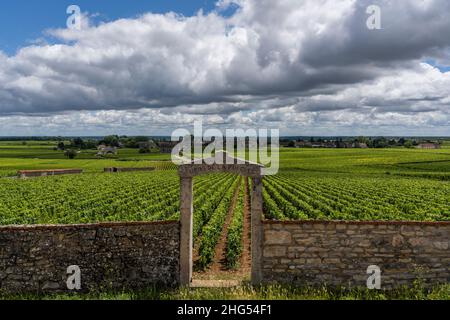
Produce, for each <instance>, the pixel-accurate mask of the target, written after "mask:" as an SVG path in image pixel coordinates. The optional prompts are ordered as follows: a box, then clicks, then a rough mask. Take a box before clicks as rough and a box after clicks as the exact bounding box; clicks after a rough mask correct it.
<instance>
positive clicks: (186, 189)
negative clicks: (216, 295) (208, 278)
mask: <svg viewBox="0 0 450 320" xmlns="http://www.w3.org/2000/svg"><path fill="white" fill-rule="evenodd" d="M180 192H181V193H180V215H181V217H180V223H181V234H180V284H181V285H182V286H189V285H190V284H191V281H192V265H193V262H192V246H193V243H192V222H193V211H194V210H193V184H192V177H181V180H180Z"/></svg>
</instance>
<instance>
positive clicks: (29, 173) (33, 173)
mask: <svg viewBox="0 0 450 320" xmlns="http://www.w3.org/2000/svg"><path fill="white" fill-rule="evenodd" d="M81 173H83V170H82V169H50V170H19V171H18V172H17V174H18V176H19V178H21V179H25V178H35V177H46V176H57V175H65V174H81Z"/></svg>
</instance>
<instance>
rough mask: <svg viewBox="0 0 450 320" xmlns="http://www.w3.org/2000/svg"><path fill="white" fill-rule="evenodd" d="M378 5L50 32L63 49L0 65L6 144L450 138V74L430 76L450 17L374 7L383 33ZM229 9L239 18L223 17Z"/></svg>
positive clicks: (425, 4)
mask: <svg viewBox="0 0 450 320" xmlns="http://www.w3.org/2000/svg"><path fill="white" fill-rule="evenodd" d="M370 4H374V3H373V1H368V0H361V1H356V0H342V1H332V0H303V1H301V2H299V1H298V0H280V1H272V0H258V1H256V0H238V1H237V0H236V1H232V0H222V1H220V2H219V3H218V12H212V13H210V14H207V15H204V14H203V13H201V12H200V13H198V14H197V15H196V16H192V17H183V16H179V15H176V14H174V13H168V14H165V15H160V14H144V15H142V16H140V17H138V18H135V19H120V20H116V21H113V22H109V23H102V24H99V25H97V26H96V25H94V24H92V23H86V24H85V25H84V28H83V29H82V30H81V31H77V30H69V29H60V30H51V31H48V32H49V33H51V34H52V35H53V36H55V37H57V38H59V39H60V41H59V43H58V44H54V45H49V44H45V42H38V43H37V44H36V45H32V46H28V47H24V48H22V49H21V50H20V51H19V52H18V53H17V54H16V55H14V56H11V57H7V56H5V55H4V54H2V53H0V117H1V118H0V124H2V128H1V129H0V134H7V133H10V132H11V130H13V132H16V134H20V133H21V132H24V130H25V129H24V128H28V127H27V124H28V125H29V126H30V127H29V130H37V129H36V128H38V127H39V128H40V126H42V131H43V132H45V131H46V130H47V129H46V128H48V130H47V131H46V132H50V131H52V130H54V131H56V130H61V131H63V132H65V131H64V130H66V129H67V130H69V131H70V130H72V131H73V132H77V131H80V132H86V130H87V131H92V132H100V131H102V132H103V131H105V130H106V131H107V130H119V131H120V130H123V131H124V132H125V131H126V130H127V129H128V130H130V131H136V133H138V131H139V130H144V128H147V127H149V126H150V127H151V128H152V129H151V130H167V129H168V128H169V127H170V126H177V125H183V124H186V123H189V122H191V121H193V119H196V118H198V117H199V116H200V115H204V116H205V117H206V118H207V119H208V121H209V122H210V123H212V124H223V125H225V124H226V123H229V124H237V123H241V124H242V125H247V126H248V125H254V126H258V125H274V126H275V125H278V126H279V127H281V128H287V130H295V128H297V129H298V130H303V129H305V130H311V131H314V130H315V129H316V128H325V127H327V126H328V127H329V128H332V127H333V128H342V127H346V128H347V129H346V130H359V129H357V128H358V127H361V126H366V127H369V126H375V127H376V126H378V127H379V128H383V127H384V126H390V127H392V128H397V129H398V130H399V132H400V131H401V130H406V129H405V128H414V127H417V125H420V126H422V127H423V126H425V127H429V130H430V132H432V131H433V130H434V129H433V128H435V129H436V130H435V131H436V132H439V133H441V132H447V134H450V130H449V129H442V128H443V127H445V126H447V127H449V107H448V105H449V102H450V89H449V88H450V73H443V72H441V71H439V70H438V69H437V68H434V67H432V66H430V65H427V64H424V63H422V62H421V61H424V60H426V59H430V58H433V59H435V60H436V61H440V62H443V61H448V56H449V55H448V52H450V51H449V46H450V38H449V37H448V34H449V32H450V20H449V19H447V17H446V16H445V13H446V12H449V10H450V3H449V2H448V1H445V0H429V1H421V2H420V3H417V2H416V1H413V0H405V1H402V2H397V1H396V2H392V1H388V0H379V1H375V4H378V5H379V6H380V7H381V9H382V24H383V29H382V30H377V31H370V30H368V29H367V28H366V24H365V20H366V19H367V15H366V12H365V8H366V7H367V6H368V5H370ZM231 5H235V6H238V7H239V9H238V10H237V11H236V12H235V13H234V14H233V15H232V16H231V17H223V16H221V15H220V12H221V10H225V9H226V8H227V7H228V6H231ZM87 21H88V22H89V20H88V19H87ZM39 43H43V44H42V45H39ZM446 59H447V60H446ZM11 119H14V120H15V121H11ZM18 122H20V124H17V123H18ZM50 127H51V128H50ZM80 128H83V129H80ZM161 128H162V129H161ZM352 128H354V129H352ZM27 130H28V129H27ZM39 130H41V129H39ZM380 130H381V129H380ZM383 130H384V129H383ZM326 131H327V130H325V132H324V133H326ZM306 133H307V132H306Z"/></svg>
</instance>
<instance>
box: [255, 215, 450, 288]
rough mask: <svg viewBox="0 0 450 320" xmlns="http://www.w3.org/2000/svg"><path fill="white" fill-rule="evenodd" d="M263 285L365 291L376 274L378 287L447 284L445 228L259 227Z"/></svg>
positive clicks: (448, 231)
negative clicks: (371, 269) (373, 270)
mask: <svg viewBox="0 0 450 320" xmlns="http://www.w3.org/2000/svg"><path fill="white" fill-rule="evenodd" d="M263 232H264V240H263V258H262V278H263V282H266V283H267V282H278V283H280V282H281V283H289V284H295V285H312V286H321V285H325V284H327V285H330V286H358V287H364V286H366V283H367V279H368V277H369V275H368V274H367V268H368V267H369V266H371V265H376V266H378V267H379V268H380V269H381V282H382V287H383V288H392V287H399V286H402V285H411V284H412V283H413V282H414V281H415V280H417V279H421V280H422V281H423V282H424V283H425V284H437V283H450V223H448V222H442V223H439V222H437V223H421V222H418V223H414V222H412V223H403V222H386V223H384V222H312V221H311V222H270V221H265V222H264V223H263Z"/></svg>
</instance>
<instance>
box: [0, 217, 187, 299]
mask: <svg viewBox="0 0 450 320" xmlns="http://www.w3.org/2000/svg"><path fill="white" fill-rule="evenodd" d="M179 248H180V224H179V222H163V223H107V224H91V225H67V226H12V227H9V226H7V227H0V291H3V292H8V293H21V292H40V291H42V292H48V291H50V292H51V291H53V292H64V291H69V290H68V287H67V280H68V277H69V276H70V275H71V274H68V273H67V269H68V267H69V266H74V265H75V266H78V267H79V268H80V272H81V290H82V291H91V290H101V289H143V288H146V287H148V286H151V285H155V284H157V285H163V286H175V285H177V284H178V283H179V256H180V252H179Z"/></svg>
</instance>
